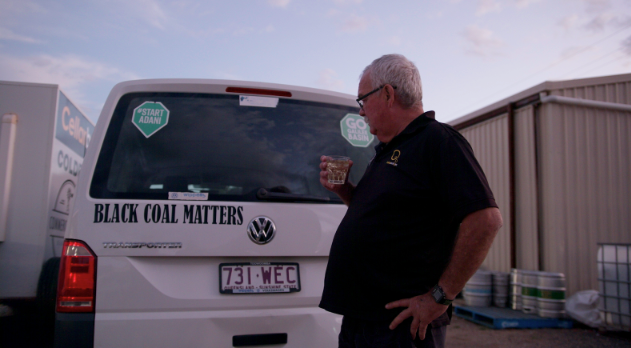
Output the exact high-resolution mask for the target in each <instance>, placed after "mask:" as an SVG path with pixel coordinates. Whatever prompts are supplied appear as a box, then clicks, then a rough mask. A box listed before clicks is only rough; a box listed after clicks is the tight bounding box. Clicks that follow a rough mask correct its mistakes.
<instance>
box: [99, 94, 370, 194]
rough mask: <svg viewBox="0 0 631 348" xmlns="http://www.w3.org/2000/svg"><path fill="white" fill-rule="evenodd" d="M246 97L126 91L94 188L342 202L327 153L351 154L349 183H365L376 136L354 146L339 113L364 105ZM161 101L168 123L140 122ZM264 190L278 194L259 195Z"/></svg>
mask: <svg viewBox="0 0 631 348" xmlns="http://www.w3.org/2000/svg"><path fill="white" fill-rule="evenodd" d="M239 98H240V97H239V96H238V95H222V94H191V93H134V94H127V95H125V96H123V97H122V98H121V99H120V101H119V103H118V105H117V107H116V109H115V112H114V114H113V116H112V119H111V122H110V125H109V127H108V129H107V132H106V135H105V139H104V141H103V145H102V148H101V152H100V154H99V157H98V160H97V164H96V168H95V173H94V177H93V178H92V183H91V186H90V195H91V196H92V197H94V198H118V199H153V200H167V199H168V193H169V192H196V193H205V194H207V195H208V200H216V201H260V200H261V199H265V197H267V198H270V197H276V198H280V199H279V200H285V201H305V202H321V203H333V204H341V201H340V200H339V199H337V196H336V195H335V194H333V193H330V192H329V191H327V190H325V189H324V188H323V187H322V186H321V185H320V182H319V167H318V165H319V163H320V155H325V154H326V155H343V156H349V157H350V158H351V159H352V160H353V162H354V165H353V169H352V171H351V176H350V180H351V181H353V182H354V183H357V182H358V181H359V179H360V178H361V176H362V175H363V173H364V170H365V169H366V167H367V165H368V163H369V161H370V159H371V158H372V156H373V152H374V151H373V149H372V148H373V146H374V145H376V139H375V141H374V142H373V143H372V144H370V145H369V146H368V147H355V146H352V145H351V144H350V143H349V142H348V141H347V140H346V139H344V138H343V137H342V134H341V130H340V120H341V119H342V118H343V117H344V116H345V115H347V114H349V113H351V114H357V113H358V109H357V108H354V107H347V106H340V105H332V104H325V103H317V102H308V101H300V100H292V99H282V98H280V99H279V100H278V104H277V105H276V106H275V107H260V106H243V105H241V104H240V100H239ZM158 102H159V103H160V104H161V106H160V107H158V108H162V109H161V110H158V111H157V112H155V114H157V115H158V116H166V114H165V111H163V110H168V122H166V123H165V124H160V125H156V127H154V128H150V127H149V128H147V129H150V130H149V131H146V130H145V128H142V127H144V125H141V127H139V125H138V123H137V122H135V123H134V122H132V121H133V120H134V110H137V109H138V108H139V107H142V106H143V105H157V103H158ZM149 115H150V116H151V115H152V113H151V112H150V113H149ZM154 119H155V120H157V119H156V118H154ZM154 119H151V118H146V119H145V121H147V122H152V120H154ZM155 122H162V123H164V120H160V121H155ZM158 126H159V127H161V128H159V129H158V130H156V131H154V129H155V128H157V127H158ZM143 131H144V133H143ZM148 132H153V133H150V134H149V136H147V134H148ZM261 189H263V190H264V191H263V192H267V193H276V194H271V195H269V194H268V195H264V196H261Z"/></svg>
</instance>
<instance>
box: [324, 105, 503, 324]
mask: <svg viewBox="0 0 631 348" xmlns="http://www.w3.org/2000/svg"><path fill="white" fill-rule="evenodd" d="M428 116H429V117H428ZM375 149H376V154H375V157H374V159H373V160H372V161H371V163H370V164H369V165H368V168H367V169H366V172H365V173H364V176H363V177H362V179H361V180H360V182H359V183H358V184H357V187H356V188H355V191H354V193H353V198H352V200H351V202H350V205H349V208H348V211H347V212H346V215H345V216H344V219H343V220H342V222H341V223H340V225H339V227H338V229H337V232H336V233H335V237H334V239H333V244H332V246H331V252H330V255H329V263H328V266H327V270H326V278H325V282H324V291H323V294H322V301H321V302H320V307H322V308H324V309H326V310H327V311H330V312H334V313H338V314H342V315H346V316H351V317H358V318H363V319H369V320H372V319H374V320H382V319H383V320H390V319H393V318H394V317H395V316H396V315H397V314H398V313H399V312H400V311H401V310H402V309H393V310H386V309H385V305H386V304H387V303H388V302H392V301H395V300H400V299H405V298H410V297H414V296H418V295H421V294H424V293H426V292H428V291H429V290H430V289H431V288H432V287H433V286H434V285H435V284H436V283H437V282H438V279H439V278H440V276H441V274H442V273H443V271H444V269H445V267H446V265H447V263H448V261H449V258H450V256H451V251H452V249H453V245H454V241H455V237H456V233H457V231H458V227H459V225H460V222H461V221H462V220H463V219H464V218H465V217H466V216H467V215H469V214H471V213H473V212H475V211H478V210H481V209H484V208H488V207H497V204H496V203H495V200H494V198H493V193H492V192H491V189H490V188H489V185H488V183H487V180H486V177H485V175H484V173H483V171H482V169H481V168H480V165H479V164H478V162H477V160H476V159H475V157H474V155H473V150H472V149H471V146H470V145H469V143H468V142H467V140H466V139H465V138H464V137H463V136H462V135H460V133H458V132H457V131H456V130H454V129H453V128H452V127H450V126H449V125H446V124H443V123H440V122H437V121H436V120H434V112H433V111H428V112H426V113H424V114H423V115H421V116H419V117H418V118H416V119H415V120H414V121H412V122H411V123H410V124H409V125H408V126H407V127H406V128H405V130H403V132H401V133H400V134H398V135H397V136H396V137H394V138H393V139H392V140H391V141H390V142H389V143H388V144H383V143H380V144H379V145H377V146H376V147H375Z"/></svg>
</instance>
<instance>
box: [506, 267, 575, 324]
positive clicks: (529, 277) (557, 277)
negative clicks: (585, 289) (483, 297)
mask: <svg viewBox="0 0 631 348" xmlns="http://www.w3.org/2000/svg"><path fill="white" fill-rule="evenodd" d="M510 308H512V309H514V310H522V311H523V312H524V313H533V314H538V315H539V316H540V317H545V318H563V317H565V275H564V274H563V273H553V272H540V271H526V270H521V269H515V268H513V269H512V270H511V273H510Z"/></svg>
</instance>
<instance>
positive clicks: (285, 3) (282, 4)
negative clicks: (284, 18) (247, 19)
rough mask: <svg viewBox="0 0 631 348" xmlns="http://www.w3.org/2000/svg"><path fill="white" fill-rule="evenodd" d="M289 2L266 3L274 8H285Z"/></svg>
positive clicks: (283, 0) (288, 0)
mask: <svg viewBox="0 0 631 348" xmlns="http://www.w3.org/2000/svg"><path fill="white" fill-rule="evenodd" d="M290 2H291V0H267V3H268V4H270V5H271V6H274V7H280V8H285V7H287V5H289V3H290Z"/></svg>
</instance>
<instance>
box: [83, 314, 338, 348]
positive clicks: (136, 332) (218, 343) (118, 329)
mask: <svg viewBox="0 0 631 348" xmlns="http://www.w3.org/2000/svg"><path fill="white" fill-rule="evenodd" d="M341 322H342V317H341V316H339V315H335V314H332V313H328V312H326V311H324V310H322V309H320V308H315V307H308V308H283V309H252V310H223V311H184V312H144V313H97V314H96V322H95V330H94V342H95V345H96V346H99V347H140V346H146V347H154V348H156V347H232V346H233V344H235V342H240V340H243V339H244V338H247V339H250V338H254V339H256V340H254V341H253V342H249V343H248V346H256V345H251V344H252V343H256V342H260V344H261V345H264V344H270V343H271V341H270V342H269V343H265V342H266V340H269V339H272V338H274V339H279V340H280V341H282V340H286V342H287V343H286V344H284V343H281V342H280V341H279V342H278V343H280V345H274V346H278V347H287V348H290V347H302V348H305V347H335V346H337V337H338V334H339V332H340V326H341ZM281 338H282V339H281ZM235 340H236V341H235ZM257 340H258V341H257ZM237 346H239V344H237Z"/></svg>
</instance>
